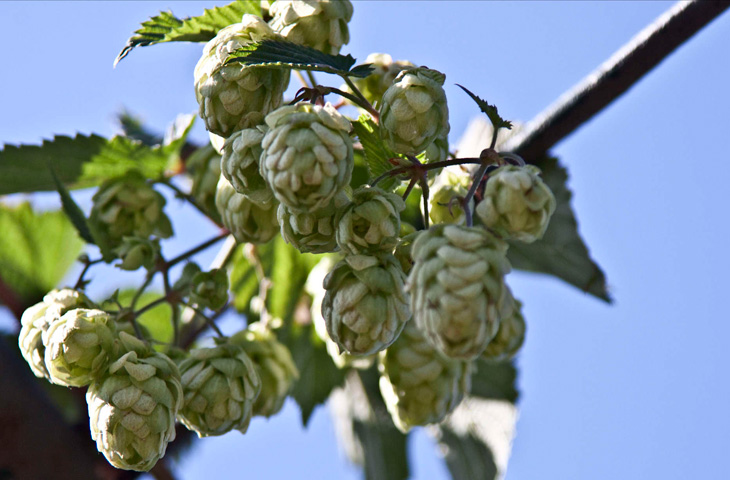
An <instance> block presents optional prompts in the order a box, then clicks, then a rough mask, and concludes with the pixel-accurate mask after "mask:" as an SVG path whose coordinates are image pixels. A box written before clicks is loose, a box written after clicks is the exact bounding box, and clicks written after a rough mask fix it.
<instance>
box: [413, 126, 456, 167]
mask: <svg viewBox="0 0 730 480" xmlns="http://www.w3.org/2000/svg"><path fill="white" fill-rule="evenodd" d="M448 158H449V132H448V131H446V132H444V133H442V134H441V135H439V136H438V137H436V138H435V139H434V141H433V143H431V144H430V145H429V146H428V147H426V150H424V151H423V153H422V154H420V155H419V156H418V159H419V160H421V161H422V162H423V163H436V162H443V161H444V160H448Z"/></svg>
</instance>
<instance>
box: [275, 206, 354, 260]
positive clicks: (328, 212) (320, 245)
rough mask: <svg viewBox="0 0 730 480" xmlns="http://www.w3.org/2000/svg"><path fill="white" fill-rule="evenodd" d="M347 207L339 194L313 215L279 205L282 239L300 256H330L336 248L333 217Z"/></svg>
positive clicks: (278, 214)
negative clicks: (318, 254)
mask: <svg viewBox="0 0 730 480" xmlns="http://www.w3.org/2000/svg"><path fill="white" fill-rule="evenodd" d="M348 203H349V200H348V198H347V195H346V194H345V192H340V193H338V194H337V195H335V198H333V199H332V200H330V203H329V204H328V205H327V206H326V207H322V208H318V209H317V210H314V211H312V212H297V211H292V210H291V209H290V208H289V207H287V206H286V205H284V204H283V203H282V204H279V209H278V211H277V218H278V220H279V223H280V224H281V236H282V237H284V240H286V242H287V243H289V244H291V245H293V246H294V247H295V248H296V249H297V250H299V251H300V252H302V253H327V252H333V251H334V250H335V249H336V248H337V241H336V240H335V229H336V225H337V222H336V214H337V212H338V211H339V210H340V209H342V207H344V206H345V205H347V204H348Z"/></svg>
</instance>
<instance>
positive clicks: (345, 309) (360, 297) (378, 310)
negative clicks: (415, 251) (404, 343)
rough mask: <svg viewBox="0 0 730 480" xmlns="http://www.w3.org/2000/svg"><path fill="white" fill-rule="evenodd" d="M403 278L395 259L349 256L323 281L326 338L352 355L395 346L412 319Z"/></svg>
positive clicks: (384, 256)
mask: <svg viewBox="0 0 730 480" xmlns="http://www.w3.org/2000/svg"><path fill="white" fill-rule="evenodd" d="M405 278H406V277H405V274H404V273H403V270H402V269H401V267H400V264H399V263H398V260H396V259H395V257H393V255H389V254H388V255H381V256H377V257H371V256H367V255H350V256H347V257H345V259H344V260H342V261H340V262H339V263H338V264H337V265H335V267H334V269H333V270H332V271H331V272H330V273H329V275H327V277H326V278H325V279H324V288H325V289H326V290H327V293H326V294H325V296H324V300H323V301H322V316H323V317H324V319H325V322H326V325H327V333H329V336H330V337H331V338H332V340H333V341H334V342H335V343H337V345H338V346H339V347H340V351H343V350H344V351H347V352H349V353H351V354H353V355H369V354H372V353H375V352H379V351H380V350H383V349H384V348H386V347H387V346H388V345H390V344H391V343H393V341H395V339H396V338H397V337H398V335H399V334H400V332H401V330H403V326H404V325H405V323H406V322H407V321H408V320H409V319H410V318H411V312H410V309H409V308H408V295H407V294H406V293H405V291H404V283H405Z"/></svg>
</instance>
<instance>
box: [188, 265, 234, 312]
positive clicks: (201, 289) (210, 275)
mask: <svg viewBox="0 0 730 480" xmlns="http://www.w3.org/2000/svg"><path fill="white" fill-rule="evenodd" d="M191 283H192V290H191V292H190V300H192V301H193V302H194V303H197V304H198V305H200V306H203V307H208V308H211V309H213V310H218V309H219V308H221V307H223V305H225V304H226V302H227V301H228V272H227V271H226V269H224V268H214V269H213V270H210V271H208V272H198V273H196V274H195V275H193V278H192V282H191Z"/></svg>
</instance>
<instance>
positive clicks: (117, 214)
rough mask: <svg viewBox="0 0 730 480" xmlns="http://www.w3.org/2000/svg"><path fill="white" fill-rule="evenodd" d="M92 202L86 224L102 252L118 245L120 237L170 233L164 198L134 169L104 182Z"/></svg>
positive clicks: (166, 234)
mask: <svg viewBox="0 0 730 480" xmlns="http://www.w3.org/2000/svg"><path fill="white" fill-rule="evenodd" d="M92 201H93V206H92V207H91V214H90V215H89V227H90V229H91V233H92V235H93V236H94V239H95V240H96V241H97V243H98V245H99V247H101V248H102V251H105V250H110V249H113V248H115V247H117V246H118V245H119V244H121V242H122V238H123V237H141V238H147V237H149V236H150V235H156V236H158V237H162V238H167V237H169V236H170V235H172V225H171V224H170V219H169V218H167V215H165V212H164V211H163V208H164V206H165V198H164V197H163V196H162V195H161V194H160V193H158V192H157V191H155V189H153V188H152V187H151V186H150V185H149V184H148V183H147V182H146V180H145V179H144V177H143V176H142V175H141V174H140V173H138V172H136V171H130V172H127V174H125V175H124V176H122V177H117V178H114V179H111V180H107V181H106V182H104V183H103V184H102V185H101V186H100V187H99V190H98V191H97V192H96V194H95V195H94V197H93V198H92ZM107 256H108V255H107Z"/></svg>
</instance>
